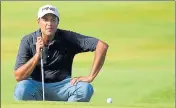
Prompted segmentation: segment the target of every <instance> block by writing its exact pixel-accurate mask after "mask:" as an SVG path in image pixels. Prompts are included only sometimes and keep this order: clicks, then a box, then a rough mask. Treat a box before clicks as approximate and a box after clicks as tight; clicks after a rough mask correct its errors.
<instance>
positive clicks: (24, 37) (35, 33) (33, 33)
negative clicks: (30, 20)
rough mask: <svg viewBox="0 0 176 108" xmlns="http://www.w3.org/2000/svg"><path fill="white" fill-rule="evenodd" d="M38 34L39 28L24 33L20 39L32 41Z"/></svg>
mask: <svg viewBox="0 0 176 108" xmlns="http://www.w3.org/2000/svg"><path fill="white" fill-rule="evenodd" d="M38 35H40V32H39V30H36V31H33V32H30V33H28V34H26V35H24V36H23V37H22V39H21V41H28V42H33V40H34V38H35V37H37V36H38Z"/></svg>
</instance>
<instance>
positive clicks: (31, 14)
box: [1, 1, 175, 108]
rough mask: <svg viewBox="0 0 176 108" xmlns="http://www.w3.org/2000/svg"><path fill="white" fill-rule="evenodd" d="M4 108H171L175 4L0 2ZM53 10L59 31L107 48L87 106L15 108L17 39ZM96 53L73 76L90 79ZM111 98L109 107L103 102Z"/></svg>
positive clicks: (22, 106)
mask: <svg viewBox="0 0 176 108" xmlns="http://www.w3.org/2000/svg"><path fill="white" fill-rule="evenodd" d="M1 3H2V4H1V6H2V8H1V102H2V105H1V106H2V108H31V107H32V108H34V107H36V108H59V107H61V108H73V107H81V108H106V107H108V108H174V100H175V99H174V94H175V89H174V80H175V77H174V74H175V73H174V65H175V61H174V59H175V58H174V53H175V50H174V23H175V19H174V2H166V1H165V2H164V1H163V2H147V1H146V2H144V1H143V2H134V1H133V2H120V1H119V2H115V1H111V2H108V1H106V2H102V1H101V2H100V1H96V2H95V1H94V2H83V1H77V2H64V1H62V2H12V1H11V2H1ZM44 4H53V5H56V6H57V7H58V9H59V11H60V20H61V22H60V25H59V28H62V29H67V30H72V31H76V32H79V33H82V34H85V35H89V36H94V37H97V38H99V39H102V40H103V41H105V42H107V43H108V44H109V50H108V53H107V58H106V62H105V64H104V66H103V69H102V70H101V72H100V74H99V75H98V77H97V78H96V79H95V80H94V81H93V82H92V85H93V86H94V90H95V93H94V96H93V97H92V99H91V102H90V103H64V102H16V101H15V100H14V99H13V90H14V87H15V84H16V81H15V79H14V75H13V67H14V64H15V59H16V54H17V51H18V47H19V42H20V39H21V38H22V37H23V36H24V35H26V34H28V33H30V32H32V31H34V30H36V29H37V28H38V25H37V23H36V17H37V11H38V8H39V7H40V6H42V5H44ZM93 56H94V53H83V54H78V55H77V56H76V57H75V60H74V64H73V76H79V75H88V73H89V71H90V69H91V65H92V64H91V63H92V60H93ZM108 97H111V98H112V99H113V103H112V104H107V103H106V99H107V98H108Z"/></svg>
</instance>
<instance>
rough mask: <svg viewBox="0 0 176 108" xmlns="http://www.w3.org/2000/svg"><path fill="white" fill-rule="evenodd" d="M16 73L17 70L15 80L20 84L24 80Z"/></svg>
mask: <svg viewBox="0 0 176 108" xmlns="http://www.w3.org/2000/svg"><path fill="white" fill-rule="evenodd" d="M16 71H17V70H15V71H14V76H15V80H16V81H17V82H19V81H21V80H22V77H21V76H20V75H19V74H17V72H16Z"/></svg>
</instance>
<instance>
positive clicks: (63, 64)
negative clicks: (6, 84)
mask: <svg viewBox="0 0 176 108" xmlns="http://www.w3.org/2000/svg"><path fill="white" fill-rule="evenodd" d="M38 36H41V31H40V29H39V30H37V31H35V32H33V33H31V34H29V35H26V36H24V37H23V39H22V40H21V43H20V47H19V51H18V55H17V59H16V64H15V68H14V69H15V70H16V69H18V68H19V67H20V66H22V65H23V64H25V63H26V62H27V61H28V60H30V59H31V58H32V57H33V56H34V55H35V53H36V44H35V43H36V41H37V37H38ZM97 43H98V39H96V38H94V37H90V36H84V35H81V34H79V33H75V32H72V31H67V30H61V29H58V30H57V32H56V33H55V37H54V39H53V40H52V41H51V42H50V43H49V45H47V46H45V47H44V48H43V62H44V80H45V82H46V83H51V82H58V81H62V80H63V79H65V78H66V77H69V76H71V72H72V62H73V58H74V56H75V55H76V54H78V53H81V52H88V51H94V50H95V49H96V45H97ZM29 78H32V79H33V80H36V81H41V80H42V77H41V65H40V60H39V61H38V64H37V65H36V67H35V68H34V70H33V72H32V74H31V75H30V76H29Z"/></svg>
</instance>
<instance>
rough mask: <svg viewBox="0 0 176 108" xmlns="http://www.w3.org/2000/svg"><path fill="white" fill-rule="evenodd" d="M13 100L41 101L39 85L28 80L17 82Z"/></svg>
mask: <svg viewBox="0 0 176 108" xmlns="http://www.w3.org/2000/svg"><path fill="white" fill-rule="evenodd" d="M14 98H15V99H16V100H42V90H41V84H40V83H39V82H37V81H34V80H30V79H29V80H23V81H20V82H18V83H17V85H16V87H15V91H14Z"/></svg>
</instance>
